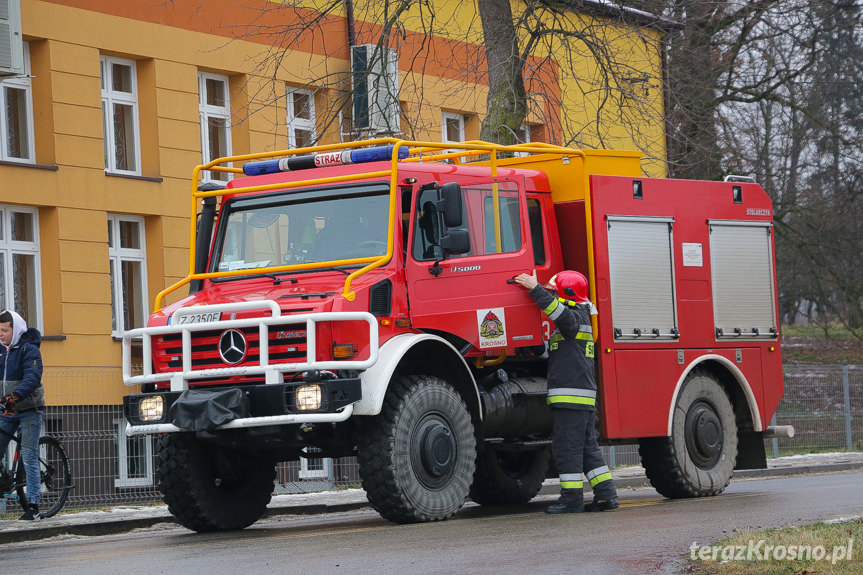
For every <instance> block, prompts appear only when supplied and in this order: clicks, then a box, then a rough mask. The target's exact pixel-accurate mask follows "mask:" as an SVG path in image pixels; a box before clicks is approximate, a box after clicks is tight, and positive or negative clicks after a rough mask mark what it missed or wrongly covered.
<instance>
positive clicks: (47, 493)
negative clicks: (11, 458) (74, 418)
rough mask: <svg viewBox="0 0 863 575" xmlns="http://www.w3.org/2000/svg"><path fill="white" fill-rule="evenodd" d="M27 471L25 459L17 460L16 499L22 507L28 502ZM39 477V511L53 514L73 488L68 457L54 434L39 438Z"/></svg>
mask: <svg viewBox="0 0 863 575" xmlns="http://www.w3.org/2000/svg"><path fill="white" fill-rule="evenodd" d="M26 473H27V472H26V470H25V469H24V462H23V461H19V463H18V473H17V477H16V478H15V483H16V484H17V486H18V489H17V491H18V501H20V502H21V506H22V507H23V508H24V509H25V510H26V509H27V507H28V504H29V498H28V496H27V476H26ZM39 477H40V480H39V515H41V516H42V517H46V518H47V517H52V516H54V515H55V514H56V513H57V512H58V511H60V510H61V509H62V508H63V505H65V504H66V499H67V498H68V497H69V491H70V490H71V489H72V470H71V469H70V467H69V458H68V457H67V456H66V450H65V449H63V446H62V445H60V442H59V441H57V440H56V439H55V438H53V437H48V436H44V437H40V438H39Z"/></svg>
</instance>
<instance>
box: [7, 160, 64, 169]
mask: <svg viewBox="0 0 863 575" xmlns="http://www.w3.org/2000/svg"><path fill="white" fill-rule="evenodd" d="M0 166H16V167H18V168H33V169H36V170H50V171H52V172H56V171H57V170H59V169H60V166H48V165H45V164H31V163H28V162H13V161H11V160H0Z"/></svg>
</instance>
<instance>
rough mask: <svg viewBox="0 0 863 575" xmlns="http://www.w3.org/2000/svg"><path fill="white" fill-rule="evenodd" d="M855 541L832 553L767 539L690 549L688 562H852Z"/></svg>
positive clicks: (839, 547)
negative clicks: (771, 541) (697, 560)
mask: <svg viewBox="0 0 863 575" xmlns="http://www.w3.org/2000/svg"><path fill="white" fill-rule="evenodd" d="M853 553H854V539H848V544H847V545H834V546H833V550H832V552H829V551H828V550H827V548H826V547H824V546H823V545H769V544H768V543H767V542H766V541H765V540H764V539H758V540H755V539H750V540H749V542H748V545H699V544H698V543H697V542H695V541H693V542H692V545H690V546H689V558H690V559H692V560H695V559H700V560H701V561H723V562H727V561H830V563H831V564H833V565H835V564H836V563H837V562H838V561H851V556H852V554H853Z"/></svg>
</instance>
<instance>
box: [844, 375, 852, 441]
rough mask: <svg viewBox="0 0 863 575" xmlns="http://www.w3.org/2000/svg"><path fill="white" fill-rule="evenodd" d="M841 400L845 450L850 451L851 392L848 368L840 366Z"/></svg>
mask: <svg viewBox="0 0 863 575" xmlns="http://www.w3.org/2000/svg"><path fill="white" fill-rule="evenodd" d="M842 398H843V400H844V407H845V448H846V449H847V450H848V451H852V450H853V448H854V442H853V439H852V437H851V390H850V386H849V384H848V366H847V365H843V366H842Z"/></svg>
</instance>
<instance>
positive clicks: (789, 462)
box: [0, 453, 863, 545]
mask: <svg viewBox="0 0 863 575" xmlns="http://www.w3.org/2000/svg"><path fill="white" fill-rule="evenodd" d="M852 469H863V453H820V454H813V455H794V456H790V457H779V458H776V459H768V460H767V469H756V470H748V471H739V472H735V474H734V480H737V481H739V480H741V479H760V478H765V477H780V476H787V475H798V474H805V473H830V472H837V471H848V470H852ZM613 473H614V478H615V483H616V484H617V487H618V489H636V488H639V487H649V486H650V483H649V482H648V481H647V478H646V477H645V476H644V469H643V468H641V467H640V466H634V467H621V468H618V469H615V470H613ZM557 493H558V483H557V480H547V481H546V482H545V484H544V485H543V487H542V489H541V490H540V493H539V497H542V496H549V497H550V496H554V495H557ZM623 497H624V498H625V495H623ZM366 507H368V501H367V500H366V495H365V492H364V491H363V490H362V489H345V490H340V491H325V492H320V493H305V494H297V495H277V496H275V497H273V500H272V502H271V503H270V506H269V509H268V511H267V515H266V516H269V517H272V516H275V515H316V514H321V513H339V512H345V511H351V510H355V509H362V508H366ZM160 523H162V524H166V526H169V527H178V524H177V523H176V522H175V521H174V518H173V517H172V516H171V514H170V513H168V509H167V507H166V506H164V505H150V506H144V507H114V508H112V509H110V510H107V511H81V512H73V513H60V514H59V515H56V516H54V517H51V518H50V519H44V520H42V521H18V520H17V519H11V520H0V545H2V544H4V543H13V542H20V541H33V540H37V539H45V538H48V537H56V536H59V535H79V536H95V535H110V534H116V533H125V532H128V531H131V530H133V529H141V528H145V527H152V526H154V525H157V524H160Z"/></svg>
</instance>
